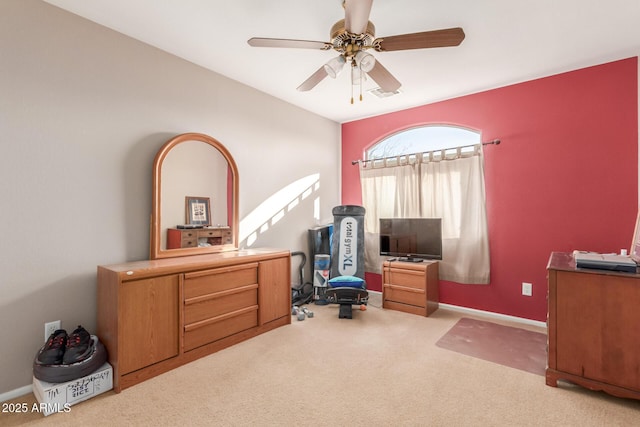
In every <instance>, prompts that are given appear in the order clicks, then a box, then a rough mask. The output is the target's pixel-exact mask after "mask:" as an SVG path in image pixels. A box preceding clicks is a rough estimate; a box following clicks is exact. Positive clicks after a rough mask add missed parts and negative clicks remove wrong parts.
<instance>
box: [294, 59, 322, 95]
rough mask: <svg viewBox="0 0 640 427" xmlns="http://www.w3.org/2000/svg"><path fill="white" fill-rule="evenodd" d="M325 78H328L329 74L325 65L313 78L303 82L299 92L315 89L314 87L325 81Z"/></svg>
mask: <svg viewBox="0 0 640 427" xmlns="http://www.w3.org/2000/svg"><path fill="white" fill-rule="evenodd" d="M325 77H327V72H326V71H325V68H324V65H323V66H322V67H320V68H319V69H318V71H316V72H315V73H313V74H312V75H311V77H309V78H308V79H307V80H305V81H304V82H302V84H301V85H300V86H298V90H299V91H300V92H306V91H309V90H311V89H313V88H314V87H316V85H317V84H318V83H320V82H321V81H322V80H324V78H325Z"/></svg>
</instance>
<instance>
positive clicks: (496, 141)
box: [351, 139, 500, 165]
mask: <svg viewBox="0 0 640 427" xmlns="http://www.w3.org/2000/svg"><path fill="white" fill-rule="evenodd" d="M498 144H500V140H499V139H494V140H493V141H489V142H483V143H482V145H498ZM465 147H473V145H465V146H463V147H456V148H465ZM452 149H453V148H448V149H447V150H452ZM435 151H439V150H435ZM402 155H403V156H406V154H402ZM394 157H397V156H394ZM372 160H384V159H372ZM362 161H363V160H352V161H351V165H357V164H358V163H360V162H362Z"/></svg>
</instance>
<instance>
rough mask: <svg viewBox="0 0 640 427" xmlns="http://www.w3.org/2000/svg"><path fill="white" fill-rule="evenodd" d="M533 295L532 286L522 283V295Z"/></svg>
mask: <svg viewBox="0 0 640 427" xmlns="http://www.w3.org/2000/svg"><path fill="white" fill-rule="evenodd" d="M532 293H533V285H532V284H531V283H526V282H522V295H525V296H528V297H530V296H531V295H532Z"/></svg>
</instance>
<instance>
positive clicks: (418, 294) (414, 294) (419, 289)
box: [382, 261, 439, 316]
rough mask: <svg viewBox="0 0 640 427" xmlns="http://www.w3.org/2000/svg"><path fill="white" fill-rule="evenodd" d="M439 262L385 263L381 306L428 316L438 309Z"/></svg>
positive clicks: (383, 265) (383, 266)
mask: <svg viewBox="0 0 640 427" xmlns="http://www.w3.org/2000/svg"><path fill="white" fill-rule="evenodd" d="M438 280H439V279H438V262H437V261H424V262H400V261H386V262H384V264H382V307H383V308H390V309H392V310H400V311H404V312H407V313H412V314H418V315H421V316H429V315H430V314H431V313H433V312H434V311H436V310H437V309H438V305H439V296H438V285H439V283H438Z"/></svg>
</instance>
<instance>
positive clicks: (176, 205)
mask: <svg viewBox="0 0 640 427" xmlns="http://www.w3.org/2000/svg"><path fill="white" fill-rule="evenodd" d="M237 248H238V168H237V167H236V163H235V161H234V160H233V157H231V154H230V153H229V151H227V149H226V148H225V147H224V145H222V144H221V143H220V142H218V141H217V140H215V139H214V138H212V137H210V136H208V135H204V134H200V133H185V134H182V135H178V136H176V137H175V138H172V139H171V140H169V141H168V142H167V143H166V144H164V145H163V146H162V148H160V150H159V151H158V153H157V154H156V158H155V160H154V163H153V212H152V214H151V255H150V256H151V259H157V258H172V257H180V256H188V255H200V254H206V253H214V252H223V251H229V250H235V249H237Z"/></svg>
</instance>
